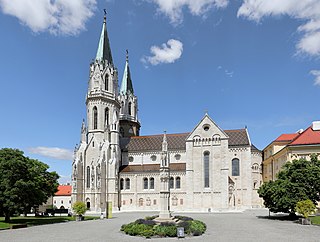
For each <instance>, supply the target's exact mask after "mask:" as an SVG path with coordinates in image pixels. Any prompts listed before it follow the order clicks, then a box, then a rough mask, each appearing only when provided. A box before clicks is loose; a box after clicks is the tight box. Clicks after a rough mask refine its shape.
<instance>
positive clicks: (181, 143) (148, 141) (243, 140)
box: [121, 129, 250, 152]
mask: <svg viewBox="0 0 320 242" xmlns="http://www.w3.org/2000/svg"><path fill="white" fill-rule="evenodd" d="M224 132H225V133H226V135H228V136H229V147H239V146H249V145H250V141H249V138H248V135H247V132H246V129H235V130H224ZM188 136H189V133H181V134H167V142H168V150H186V139H187V137H188ZM162 140H163V134H161V135H149V136H134V137H131V138H123V139H121V148H122V149H127V150H128V151H131V152H135V151H153V150H155V151H161V149H162Z"/></svg>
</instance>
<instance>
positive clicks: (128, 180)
mask: <svg viewBox="0 0 320 242" xmlns="http://www.w3.org/2000/svg"><path fill="white" fill-rule="evenodd" d="M126 189H130V179H129V178H126Z"/></svg>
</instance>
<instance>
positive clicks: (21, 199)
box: [0, 148, 59, 222]
mask: <svg viewBox="0 0 320 242" xmlns="http://www.w3.org/2000/svg"><path fill="white" fill-rule="evenodd" d="M48 168H49V166H48V165H46V164H44V163H42V162H40V161H38V160H34V159H30V158H28V157H25V156H24V155H23V152H22V151H20V150H18V149H9V148H4V149H0V211H2V212H3V213H4V215H5V221H6V222H9V221H10V216H12V215H13V214H15V213H22V212H24V213H26V212H28V211H30V209H31V208H32V207H37V206H39V205H41V204H43V203H45V202H46V201H47V200H48V198H49V197H50V196H52V195H53V194H54V193H55V192H56V191H57V188H58V185H59V184H58V178H59V175H58V174H57V173H56V172H49V171H48Z"/></svg>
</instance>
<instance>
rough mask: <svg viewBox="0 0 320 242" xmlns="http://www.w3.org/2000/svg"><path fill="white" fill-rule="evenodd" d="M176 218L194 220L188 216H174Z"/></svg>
mask: <svg viewBox="0 0 320 242" xmlns="http://www.w3.org/2000/svg"><path fill="white" fill-rule="evenodd" d="M174 218H175V219H178V220H182V221H192V220H193V218H190V217H187V216H174Z"/></svg>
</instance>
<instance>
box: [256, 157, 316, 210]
mask: <svg viewBox="0 0 320 242" xmlns="http://www.w3.org/2000/svg"><path fill="white" fill-rule="evenodd" d="M319 177H320V161H319V160H318V158H317V155H311V160H310V161H307V160H305V159H299V160H294V161H292V162H287V163H286V164H285V165H284V167H283V169H282V171H280V172H279V173H278V177H277V178H278V179H277V180H275V181H269V182H266V183H264V184H263V185H262V186H261V187H260V188H259V190H258V193H259V196H260V197H262V198H263V199H264V205H265V206H266V207H267V208H269V209H270V211H271V212H284V213H291V214H293V213H294V212H295V211H296V205H297V203H298V202H299V201H303V200H307V199H310V200H311V201H312V202H313V203H316V202H317V201H318V200H319V191H320V179H319Z"/></svg>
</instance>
